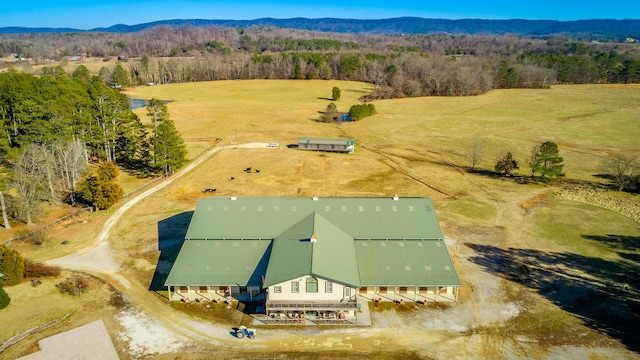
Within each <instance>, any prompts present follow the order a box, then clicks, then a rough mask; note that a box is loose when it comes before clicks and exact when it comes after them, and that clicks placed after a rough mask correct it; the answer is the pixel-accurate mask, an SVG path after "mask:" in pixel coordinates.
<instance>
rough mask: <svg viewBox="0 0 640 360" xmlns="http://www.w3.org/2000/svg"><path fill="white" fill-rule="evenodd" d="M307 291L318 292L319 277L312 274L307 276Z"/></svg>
mask: <svg viewBox="0 0 640 360" xmlns="http://www.w3.org/2000/svg"><path fill="white" fill-rule="evenodd" d="M307 292H308V293H317V292H318V279H316V278H314V277H313V276H310V277H308V278H307Z"/></svg>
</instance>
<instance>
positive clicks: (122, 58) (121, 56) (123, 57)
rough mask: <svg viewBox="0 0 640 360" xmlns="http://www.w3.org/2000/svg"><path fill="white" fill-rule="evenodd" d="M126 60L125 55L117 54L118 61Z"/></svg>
mask: <svg viewBox="0 0 640 360" xmlns="http://www.w3.org/2000/svg"><path fill="white" fill-rule="evenodd" d="M127 60H128V59H127V57H126V56H124V55H119V56H118V61H127Z"/></svg>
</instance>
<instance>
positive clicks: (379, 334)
mask: <svg viewBox="0 0 640 360" xmlns="http://www.w3.org/2000/svg"><path fill="white" fill-rule="evenodd" d="M266 146H267V144H263V143H252V144H244V145H238V147H240V148H262V147H266ZM234 147H235V145H232V146H227V147H220V148H212V149H210V150H208V151H207V152H205V153H203V154H202V155H201V156H200V157H198V158H197V159H196V160H194V161H193V162H192V163H190V164H189V165H188V166H186V167H185V168H183V169H182V170H180V171H179V172H177V173H175V174H174V175H172V176H171V177H168V178H166V179H164V180H163V181H162V182H161V183H159V184H157V185H155V186H153V187H151V188H150V189H147V190H145V191H143V192H141V193H140V194H138V195H136V196H135V197H133V198H131V199H130V200H128V201H127V202H126V203H124V204H123V205H122V206H120V208H118V209H117V210H116V211H115V212H114V213H113V214H112V215H111V216H110V217H109V219H107V221H106V222H105V223H104V225H103V227H102V229H101V231H100V232H99V233H98V235H97V236H96V237H95V238H94V240H93V241H92V243H91V244H90V246H89V247H88V248H85V249H83V250H81V251H78V252H76V253H74V254H70V255H67V256H64V257H60V258H57V259H52V260H49V261H48V263H49V264H53V265H57V266H60V267H63V268H68V269H72V270H78V271H84V272H88V273H92V274H95V275H97V276H99V277H101V278H103V279H104V280H105V281H107V282H109V283H110V284H112V285H113V286H114V287H116V288H117V289H118V290H119V291H121V292H122V293H123V294H124V295H125V296H126V297H127V299H128V301H129V302H130V303H131V304H132V305H133V307H132V308H133V310H130V313H132V314H128V315H127V314H125V315H123V316H128V317H129V319H130V322H132V323H135V324H136V325H134V326H132V327H131V328H129V327H127V326H125V328H126V329H127V330H126V332H127V334H126V335H128V336H129V338H128V339H125V341H126V340H128V341H126V342H127V343H128V344H129V345H128V349H127V351H129V352H130V354H131V355H132V357H147V356H154V355H158V354H167V353H184V352H185V351H186V352H192V351H195V352H197V351H198V350H197V349H198V348H197V347H195V348H194V345H200V346H202V348H203V349H205V348H206V349H207V350H206V351H208V352H209V353H210V352H211V349H214V348H215V349H216V350H215V351H219V352H221V353H229V352H231V351H234V353H236V354H238V355H239V356H241V354H242V353H240V352H238V351H239V345H240V346H241V348H242V349H243V350H244V351H248V352H254V353H255V352H260V353H261V354H269V353H273V354H279V353H282V352H296V351H299V350H303V351H327V350H336V351H338V350H339V351H353V352H354V354H371V355H374V354H375V353H376V352H378V351H380V352H381V353H384V352H388V351H396V350H400V349H402V351H416V352H417V353H419V354H421V355H423V356H427V357H429V358H451V357H453V358H461V357H463V358H476V357H481V358H483V357H484V358H517V357H532V358H541V357H543V356H544V355H546V351H545V349H543V348H542V347H539V346H538V345H537V344H534V343H528V342H524V343H523V342H521V341H519V340H517V339H514V338H505V337H503V336H501V335H495V336H493V335H486V334H485V335H483V334H469V331H470V330H472V329H473V328H475V327H477V326H495V325H497V326H500V325H499V324H501V323H504V322H505V321H508V320H509V319H511V318H512V317H514V316H517V314H518V313H519V312H520V311H521V310H522V309H520V308H518V306H517V305H516V304H513V303H505V302H503V301H502V300H500V299H499V298H496V295H497V294H499V293H500V280H499V279H498V278H496V277H493V276H491V275H488V274H485V273H483V272H482V271H479V270H478V271H470V272H468V273H467V280H469V281H471V282H472V283H477V284H482V286H478V287H477V288H476V289H475V290H474V291H473V293H472V295H471V299H468V301H467V302H466V303H464V304H457V305H456V306H455V308H452V309H449V311H437V310H436V311H420V310H417V311H414V312H412V313H411V315H409V316H410V317H411V320H410V321H408V318H407V317H406V316H399V315H397V314H396V312H395V311H385V312H379V313H376V318H375V321H374V324H373V325H372V326H371V327H367V328H340V329H339V328H336V329H330V330H322V331H319V330H318V329H317V328H309V329H296V330H285V329H283V330H273V329H269V330H260V331H259V333H258V337H256V339H255V340H251V341H248V340H246V339H242V340H240V339H235V338H233V337H232V335H231V328H230V327H229V326H225V325H220V324H215V323H211V322H208V321H203V320H196V319H192V318H190V317H188V316H185V315H184V314H182V313H180V312H176V311H171V310H168V308H167V304H166V303H163V302H162V301H160V300H159V299H158V298H157V297H156V296H155V295H154V294H153V293H151V292H150V291H149V290H148V289H147V288H145V287H144V286H142V284H140V283H138V282H137V281H135V280H131V281H130V279H129V278H127V276H126V275H125V274H123V273H122V272H121V271H120V264H119V263H118V262H117V261H115V259H114V256H113V253H112V250H111V249H110V247H109V236H110V234H111V230H112V228H113V227H114V226H115V225H116V224H117V223H118V221H119V220H120V219H121V218H122V216H123V215H124V214H125V213H126V212H127V211H128V210H129V209H131V208H132V207H133V206H135V205H136V204H138V203H139V202H140V201H141V200H143V199H144V198H146V197H148V196H149V195H151V194H153V193H155V192H157V191H159V190H161V189H163V188H165V187H166V186H168V185H170V184H171V183H173V182H174V181H175V180H177V179H180V178H181V177H182V176H184V175H185V174H187V173H188V172H190V171H192V170H194V169H195V168H196V167H198V166H199V165H201V164H203V163H204V162H206V161H207V160H209V158H210V157H211V155H213V154H214V153H216V152H218V151H220V150H223V149H225V148H227V149H228V148H234ZM448 243H450V245H453V246H454V247H455V248H460V249H461V251H460V252H461V253H460V254H459V255H460V258H461V259H466V257H468V256H471V255H472V254H470V253H468V252H469V251H467V250H465V249H464V247H458V246H457V241H456V240H453V239H449V242H448ZM465 263H466V266H471V267H473V264H470V263H469V262H468V261H465ZM471 278H472V279H471ZM140 323H143V326H142V327H141V326H140ZM162 333H166V334H169V335H168V336H166V337H163V336H161V335H160V336H158V335H157V334H162ZM134 337H135V338H136V339H133V338H134ZM125 338H126V337H125ZM154 341H155V343H156V344H155V345H151V344H152V343H154ZM139 344H143V345H139ZM172 344H177V346H178V349H177V350H176V349H174V348H173V347H172ZM574 352H575V350H569V354H573V353H574ZM614 353H615V355H617V356H616V357H618V358H625V355H626V354H625V353H620V352H617V351H615V350H614V351H613V353H612V352H609V354H614ZM618 355H621V356H618ZM374 357H375V356H374ZM347 358H348V356H347Z"/></svg>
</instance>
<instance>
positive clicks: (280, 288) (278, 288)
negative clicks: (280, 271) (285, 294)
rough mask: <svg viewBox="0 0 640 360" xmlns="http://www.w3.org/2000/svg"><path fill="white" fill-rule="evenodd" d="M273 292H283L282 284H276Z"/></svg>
mask: <svg viewBox="0 0 640 360" xmlns="http://www.w3.org/2000/svg"><path fill="white" fill-rule="evenodd" d="M273 292H274V293H278V294H279V293H281V292H282V286H274V287H273Z"/></svg>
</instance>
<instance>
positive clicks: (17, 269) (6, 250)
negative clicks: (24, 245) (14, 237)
mask: <svg viewBox="0 0 640 360" xmlns="http://www.w3.org/2000/svg"><path fill="white" fill-rule="evenodd" d="M0 274H4V276H3V277H1V278H0V285H2V286H12V285H17V284H20V282H21V281H22V279H23V277H24V260H23V259H22V255H20V253H19V252H18V251H17V250H15V249H12V248H10V247H8V246H6V245H0Z"/></svg>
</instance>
